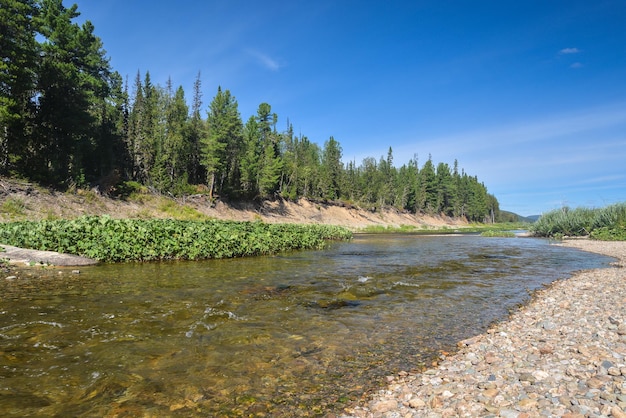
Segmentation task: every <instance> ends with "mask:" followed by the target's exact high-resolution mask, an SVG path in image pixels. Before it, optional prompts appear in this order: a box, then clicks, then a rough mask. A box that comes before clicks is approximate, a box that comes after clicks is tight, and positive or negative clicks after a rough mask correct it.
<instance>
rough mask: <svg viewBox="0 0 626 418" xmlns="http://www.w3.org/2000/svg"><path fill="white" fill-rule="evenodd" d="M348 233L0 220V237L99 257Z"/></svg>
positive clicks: (200, 255) (241, 252)
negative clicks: (6, 221)
mask: <svg viewBox="0 0 626 418" xmlns="http://www.w3.org/2000/svg"><path fill="white" fill-rule="evenodd" d="M351 236H352V233H351V232H350V231H349V230H348V229H345V228H342V227H337V226H330V225H293V224H265V223H262V222H233V221H217V220H208V221H185V220H173V219H151V220H144V219H113V218H111V217H109V216H83V217H80V218H77V219H73V220H42V221H20V222H9V223H0V242H2V243H4V244H7V245H14V246H16V247H23V248H31V249H37V250H47V251H58V252H64V253H70V254H77V255H80V256H84V257H89V258H93V259H96V260H99V261H108V262H114V261H154V260H201V259H209V258H228V257H241V256H251V255H265V254H275V253H279V252H282V251H288V250H299V249H313V248H321V247H322V246H324V245H325V243H326V241H327V240H348V239H350V238H351Z"/></svg>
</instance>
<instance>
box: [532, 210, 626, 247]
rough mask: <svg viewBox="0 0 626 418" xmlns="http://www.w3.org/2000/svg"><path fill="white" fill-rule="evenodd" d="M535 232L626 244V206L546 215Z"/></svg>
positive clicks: (547, 235)
mask: <svg viewBox="0 0 626 418" xmlns="http://www.w3.org/2000/svg"><path fill="white" fill-rule="evenodd" d="M531 232H533V233H534V235H536V236H541V237H551V238H563V237H566V236H567V237H580V236H589V237H590V238H592V239H597V240H603V241H626V203H617V204H614V205H610V206H607V207H605V208H596V209H589V208H576V209H570V208H568V207H564V208H562V209H557V210H554V211H551V212H548V213H546V214H544V215H542V216H541V218H539V220H538V221H537V222H535V223H534V224H533V225H532V226H531Z"/></svg>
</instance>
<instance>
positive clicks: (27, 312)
mask: <svg viewBox="0 0 626 418" xmlns="http://www.w3.org/2000/svg"><path fill="white" fill-rule="evenodd" d="M610 260H611V259H609V258H607V257H602V256H598V255H594V254H589V253H583V252H579V251H577V250H574V249H570V248H563V247H560V246H555V245H551V244H550V243H549V242H548V241H547V240H541V239H522V238H484V237H480V236H476V235H464V236H445V237H439V236H415V235H359V236H356V237H355V238H354V240H352V241H351V242H347V243H334V244H331V245H330V246H329V247H328V248H327V249H326V250H322V251H304V252H294V253H288V254H282V255H278V256H272V257H256V258H246V259H231V260H211V261H204V262H177V263H145V264H135V263H133V264H109V265H99V266H94V267H88V268H83V269H82V270H81V273H80V274H79V275H76V274H71V273H70V271H69V270H67V271H65V272H64V273H63V274H59V273H57V272H55V273H54V276H53V277H46V276H45V275H44V276H43V277H40V278H31V279H20V280H18V281H8V280H2V281H0V292H1V293H0V294H1V295H2V296H1V299H0V411H2V412H3V415H4V416H182V417H186V416H190V417H195V416H225V417H229V416H233V417H236V416H279V417H280V416H323V415H324V414H326V413H328V412H331V411H341V409H342V408H343V407H345V406H347V405H349V404H350V403H351V402H354V401H355V400H357V399H359V397H360V396H361V395H362V394H363V393H365V392H367V391H369V390H374V389H376V388H377V387H378V385H380V384H381V383H382V381H383V380H384V379H382V377H383V376H385V375H388V374H390V373H394V372H397V371H400V370H411V369H416V368H419V367H421V366H422V365H423V364H427V363H429V362H430V361H432V359H433V357H435V356H437V355H438V353H439V352H440V350H444V351H449V350H452V349H453V348H454V346H455V343H456V342H457V341H459V340H462V339H465V338H468V337H470V336H473V335H476V334H478V333H481V332H483V331H485V330H486V328H487V327H488V325H489V324H490V323H492V322H493V321H495V320H500V319H503V318H505V317H506V315H507V314H508V312H509V310H510V309H513V308H515V307H516V306H518V305H519V304H520V303H523V302H525V301H526V300H528V298H529V292H531V291H533V290H535V289H537V288H539V287H541V286H543V285H545V284H547V283H550V282H552V281H554V280H555V279H560V278H565V277H567V276H569V275H570V274H571V272H573V271H575V270H580V269H589V268H598V267H604V266H606V265H608V263H609V261H610Z"/></svg>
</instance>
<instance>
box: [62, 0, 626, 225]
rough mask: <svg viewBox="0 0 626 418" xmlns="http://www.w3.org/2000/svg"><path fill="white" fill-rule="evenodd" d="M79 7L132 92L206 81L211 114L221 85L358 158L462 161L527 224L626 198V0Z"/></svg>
mask: <svg viewBox="0 0 626 418" xmlns="http://www.w3.org/2000/svg"><path fill="white" fill-rule="evenodd" d="M77 3H78V10H79V11H80V12H81V13H82V16H81V19H89V20H91V21H92V22H93V24H94V25H95V30H96V34H97V35H98V36H99V37H100V38H102V41H103V43H104V48H105V49H106V51H107V55H108V56H109V57H110V59H111V65H112V67H113V69H115V70H117V71H119V72H120V73H121V74H122V75H123V76H128V78H129V82H130V84H131V85H132V81H133V80H134V78H135V75H136V74H137V71H138V70H139V71H141V74H142V77H143V74H144V73H145V72H146V71H149V72H150V75H151V77H152V80H153V82H155V83H158V84H161V85H162V86H164V85H165V84H166V82H167V79H168V78H169V77H171V79H172V82H173V84H174V86H175V87H176V86H178V85H182V86H183V88H184V90H185V93H186V96H187V100H188V102H190V101H191V97H192V95H193V89H192V86H193V82H194V80H195V78H196V76H197V74H198V72H200V73H201V80H202V91H203V102H204V108H205V109H206V107H207V106H208V104H209V103H210V101H211V100H212V98H213V96H214V95H215V92H216V91H217V87H218V86H222V88H223V89H229V90H230V91H231V93H232V94H233V95H234V96H235V97H236V99H237V101H238V104H239V110H240V112H241V116H242V119H243V120H244V121H245V120H247V119H248V118H249V117H250V116H251V115H254V114H256V109H257V107H258V105H259V104H260V103H262V102H267V103H269V104H270V105H271V106H272V110H273V111H274V112H276V113H277V114H278V116H279V121H278V128H279V129H285V128H286V127H287V121H289V122H290V123H291V124H293V126H294V129H295V131H296V133H297V134H303V135H306V136H307V137H308V138H309V139H310V140H312V141H314V142H317V143H318V144H320V146H323V144H324V142H325V141H326V140H328V138H329V137H330V136H333V137H334V138H335V139H336V140H338V141H339V143H340V144H341V146H342V148H343V156H344V160H345V161H349V160H356V162H357V163H360V162H361V161H362V159H363V158H365V157H375V158H377V159H378V158H380V157H381V156H386V154H387V150H388V148H389V147H390V146H391V147H392V149H393V155H394V162H395V164H396V165H398V166H399V165H402V164H403V163H405V162H407V161H408V160H409V159H410V158H411V157H413V156H414V155H415V154H417V156H418V159H419V164H420V166H421V165H422V164H423V163H424V162H425V161H426V159H427V158H428V155H429V154H430V155H432V159H433V161H434V162H435V163H438V162H445V163H448V164H450V165H452V164H453V162H454V160H455V159H457V160H458V162H459V166H460V167H461V168H463V169H465V171H466V172H467V173H468V174H470V175H477V176H478V178H479V180H480V181H482V182H484V183H485V185H486V186H487V189H488V190H489V192H490V193H492V194H494V195H495V196H496V197H497V198H498V200H499V202H500V208H501V209H503V210H509V211H513V212H516V213H519V214H521V215H533V214H540V213H543V212H546V211H549V210H552V209H555V208H560V207H562V206H564V205H567V206H571V207H578V206H586V207H603V206H606V205H608V204H611V203H615V202H624V201H626V30H624V29H623V27H624V22H626V2H624V1H623V0H594V1H589V0H550V1H545V0H540V1H536V0H529V1H523V2H520V1H515V2H514V1H502V0H499V1H479V0H478V1H477V0H473V1H461V0H450V1H439V0H423V1H422V0H414V1H393V0H391V1H386V2H383V1H368V0H359V1H350V0H330V1H328V0H318V1H300V0H291V1H274V0H267V1H260V2H259V1H237V0H235V1H231V0H228V1H227V0H223V1H199V0H198V1H191V0H179V1H176V2H174V1H168V2H155V1H144V0H125V1H121V0H106V1H96V0H82V1H80V0H78V1H77ZM70 4H71V2H68V1H66V6H69V5H70Z"/></svg>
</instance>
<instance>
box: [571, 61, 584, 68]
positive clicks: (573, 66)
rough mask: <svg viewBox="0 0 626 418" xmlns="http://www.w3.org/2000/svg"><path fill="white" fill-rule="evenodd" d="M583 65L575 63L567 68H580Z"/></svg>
mask: <svg viewBox="0 0 626 418" xmlns="http://www.w3.org/2000/svg"><path fill="white" fill-rule="evenodd" d="M582 67H583V64H582V63H581V62H575V63H573V64H572V65H570V66H569V68H582Z"/></svg>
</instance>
